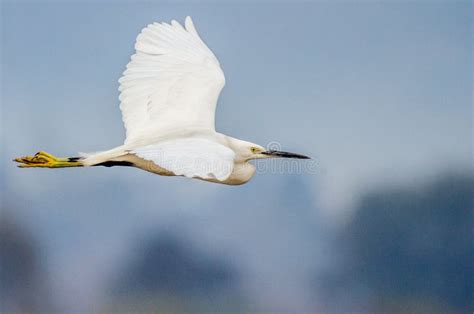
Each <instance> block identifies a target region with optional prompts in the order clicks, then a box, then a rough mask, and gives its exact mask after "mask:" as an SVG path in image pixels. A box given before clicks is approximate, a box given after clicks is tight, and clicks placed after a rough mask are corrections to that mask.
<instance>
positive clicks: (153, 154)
mask: <svg viewBox="0 0 474 314" xmlns="http://www.w3.org/2000/svg"><path fill="white" fill-rule="evenodd" d="M133 153H135V154H136V155H137V156H139V157H141V158H143V159H146V160H151V161H153V162H154V163H155V164H157V165H158V166H160V167H162V168H164V169H166V170H169V171H171V172H173V173H174V174H175V175H178V176H185V177H189V178H196V177H197V178H201V179H217V180H219V181H224V180H225V179H227V178H228V177H229V176H230V174H231V173H232V170H233V167H234V157H235V154H234V151H232V150H231V149H229V148H227V147H225V146H224V145H221V144H218V143H216V142H213V141H210V140H207V139H200V138H186V139H178V140H170V141H165V142H160V143H158V144H153V145H148V146H145V147H141V148H136V149H134V150H133Z"/></svg>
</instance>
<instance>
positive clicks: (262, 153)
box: [232, 140, 310, 161]
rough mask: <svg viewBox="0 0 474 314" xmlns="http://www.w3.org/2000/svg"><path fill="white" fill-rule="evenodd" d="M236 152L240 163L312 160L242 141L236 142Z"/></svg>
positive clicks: (233, 146) (234, 146) (234, 145)
mask: <svg viewBox="0 0 474 314" xmlns="http://www.w3.org/2000/svg"><path fill="white" fill-rule="evenodd" d="M232 148H233V149H234V152H235V153H236V159H238V160H240V161H249V160H253V159H264V158H297V159H310V157H308V156H305V155H300V154H295V153H289V152H283V151H279V150H271V149H270V150H269V149H266V148H264V147H262V146H260V145H258V144H255V143H251V142H246V141H241V140H238V142H237V143H236V142H234V143H233V145H232Z"/></svg>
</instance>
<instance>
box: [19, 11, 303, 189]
mask: <svg viewBox="0 0 474 314" xmlns="http://www.w3.org/2000/svg"><path fill="white" fill-rule="evenodd" d="M135 50H136V53H135V54H134V55H133V56H132V57H131V61H130V62H129V63H128V65H127V69H126V70H125V72H124V73H123V76H122V77H121V78H120V80H119V82H120V87H119V91H120V97H119V99H120V109H121V111H122V119H123V122H124V125H125V129H126V138H125V142H124V144H123V145H121V146H119V147H116V148H113V149H110V150H107V151H103V152H97V153H89V154H83V155H82V156H81V157H80V158H75V157H74V158H57V157H54V156H52V155H50V154H48V153H45V152H39V153H38V154H36V155H35V156H34V157H23V158H17V159H15V161H18V162H20V163H22V165H20V167H48V168H62V167H80V166H99V165H102V166H115V165H127V166H134V167H137V168H140V169H143V170H146V171H150V172H153V173H156V174H159V175H166V176H185V177H189V178H197V179H201V180H206V181H211V182H217V183H224V184H232V185H237V184H242V183H245V182H247V181H248V180H250V179H251V178H252V176H253V174H254V173H255V166H253V165H252V164H250V163H249V160H252V159H258V158H269V157H290V158H307V157H306V156H302V155H297V154H291V153H285V152H275V151H266V150H265V149H264V148H263V147H261V146H259V145H257V144H253V143H250V142H246V141H242V140H239V139H236V138H233V137H230V136H226V135H223V134H221V133H218V132H216V130H215V123H214V119H215V110H216V104H217V99H218V97H219V94H220V92H221V90H222V88H223V87H224V85H225V77H224V73H223V71H222V69H221V67H220V64H219V61H218V60H217V58H216V56H215V55H214V54H213V53H212V51H211V50H210V49H209V48H208V47H207V46H206V44H205V43H204V42H203V41H202V39H201V38H200V37H199V35H198V33H197V31H196V29H195V27H194V24H193V22H192V20H191V18H190V17H189V16H188V17H187V18H186V20H185V27H183V26H181V25H180V24H179V23H178V22H176V21H172V22H171V24H167V23H153V24H150V25H148V26H147V27H145V28H144V29H143V30H142V32H141V33H140V34H139V35H138V37H137V40H136V43H135Z"/></svg>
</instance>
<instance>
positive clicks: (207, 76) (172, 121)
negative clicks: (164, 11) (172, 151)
mask: <svg viewBox="0 0 474 314" xmlns="http://www.w3.org/2000/svg"><path fill="white" fill-rule="evenodd" d="M135 49H136V53H135V54H134V55H133V56H132V60H131V61H130V63H129V64H128V65H127V70H126V71H125V72H124V74H123V76H122V78H121V79H120V80H119V82H120V88H119V90H120V92H121V93H120V101H121V103H120V109H121V110H122V118H123V121H124V124H125V128H126V131H127V136H126V140H125V143H130V142H133V141H135V140H140V139H146V138H149V137H153V136H154V135H157V134H164V133H167V132H169V131H173V130H177V129H178V130H179V129H183V128H187V129H189V128H200V129H209V130H214V125H215V124H214V117H215V108H216V103H217V99H218V97H219V94H220V91H221V90H222V88H223V87H224V85H225V78H224V73H223V72H222V70H221V68H220V65H219V61H218V60H217V58H216V57H215V56H214V54H213V53H212V51H211V50H210V49H209V48H208V47H207V46H206V44H205V43H204V42H203V41H202V40H201V38H200V37H199V35H198V33H197V31H196V29H195V28H194V25H193V22H192V20H191V18H190V17H189V16H188V17H186V21H185V28H183V27H182V26H181V25H180V24H179V23H178V22H176V21H172V22H171V25H170V24H166V23H162V24H159V23H154V24H150V25H148V26H147V27H146V28H144V29H143V30H142V32H141V33H140V35H138V37H137V41H136V44H135Z"/></svg>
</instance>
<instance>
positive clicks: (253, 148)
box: [250, 147, 258, 154]
mask: <svg viewBox="0 0 474 314" xmlns="http://www.w3.org/2000/svg"><path fill="white" fill-rule="evenodd" d="M250 150H251V151H252V153H254V154H255V153H256V152H257V151H258V149H257V147H252V148H250Z"/></svg>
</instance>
